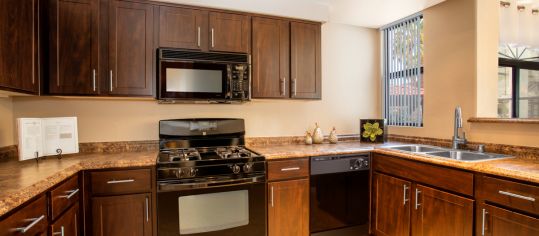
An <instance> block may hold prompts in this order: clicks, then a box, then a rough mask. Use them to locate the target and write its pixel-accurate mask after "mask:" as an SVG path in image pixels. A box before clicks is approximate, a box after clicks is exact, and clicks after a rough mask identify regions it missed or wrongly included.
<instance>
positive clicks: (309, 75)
mask: <svg viewBox="0 0 539 236" xmlns="http://www.w3.org/2000/svg"><path fill="white" fill-rule="evenodd" d="M290 27H291V30H290V32H291V38H290V39H291V41H290V48H291V50H290V52H291V55H290V58H291V63H290V64H291V73H292V74H291V79H292V80H291V89H290V90H291V93H292V94H291V97H292V98H306V99H309V98H310V99H320V98H322V84H321V82H322V80H321V76H322V75H321V60H320V50H321V42H320V40H321V35H320V34H321V33H320V30H321V28H320V24H312V23H303V22H292V23H291V26H290Z"/></svg>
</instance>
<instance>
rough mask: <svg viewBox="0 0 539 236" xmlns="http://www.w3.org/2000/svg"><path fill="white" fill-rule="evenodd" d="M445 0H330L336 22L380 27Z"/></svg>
mask: <svg viewBox="0 0 539 236" xmlns="http://www.w3.org/2000/svg"><path fill="white" fill-rule="evenodd" d="M444 1H445V0H329V3H330V4H329V5H330V8H329V9H330V18H329V20H330V21H332V22H336V23H343V24H350V25H356V26H363V27H368V28H379V27H381V26H384V25H386V24H389V23H391V22H394V21H396V20H399V19H401V18H404V17H406V16H409V15H412V14H414V13H417V12H420V11H422V10H424V9H427V8H429V7H431V6H434V5H436V4H438V3H441V2H444Z"/></svg>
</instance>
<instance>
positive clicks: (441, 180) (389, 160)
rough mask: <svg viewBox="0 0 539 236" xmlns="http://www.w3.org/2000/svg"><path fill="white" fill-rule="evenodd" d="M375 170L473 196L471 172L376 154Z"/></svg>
mask: <svg viewBox="0 0 539 236" xmlns="http://www.w3.org/2000/svg"><path fill="white" fill-rule="evenodd" d="M373 168H374V170H375V171H378V172H382V173H387V174H390V175H396V176H399V177H402V178H405V179H409V180H413V181H417V182H419V183H424V184H427V185H431V186H436V187H437V188H441V189H445V190H449V191H453V192H457V193H461V194H465V195H468V196H473V184H474V182H473V178H474V176H473V174H472V173H470V172H465V171H460V170H455V169H451V168H446V167H441V166H435V165H430V164H426V163H422V162H418V161H408V160H403V159H401V158H398V157H391V156H386V155H381V154H374V158H373Z"/></svg>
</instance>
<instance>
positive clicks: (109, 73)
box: [109, 70, 112, 92]
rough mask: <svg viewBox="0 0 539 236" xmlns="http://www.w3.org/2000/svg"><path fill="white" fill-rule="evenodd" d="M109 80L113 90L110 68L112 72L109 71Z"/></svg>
mask: <svg viewBox="0 0 539 236" xmlns="http://www.w3.org/2000/svg"><path fill="white" fill-rule="evenodd" d="M109 80H110V91H111V92H112V70H110V73H109Z"/></svg>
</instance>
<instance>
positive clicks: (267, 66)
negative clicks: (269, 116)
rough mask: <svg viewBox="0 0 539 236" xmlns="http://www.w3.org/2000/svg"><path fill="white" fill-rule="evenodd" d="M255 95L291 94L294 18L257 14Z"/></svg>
mask: <svg viewBox="0 0 539 236" xmlns="http://www.w3.org/2000/svg"><path fill="white" fill-rule="evenodd" d="M252 22H253V33H252V35H253V49H252V52H253V54H252V55H253V61H252V63H253V73H252V75H253V78H252V83H253V87H252V88H253V91H252V97H253V98H287V97H289V96H290V89H289V88H290V22H289V21H286V20H279V19H270V18H262V17H253V21H252Z"/></svg>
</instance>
